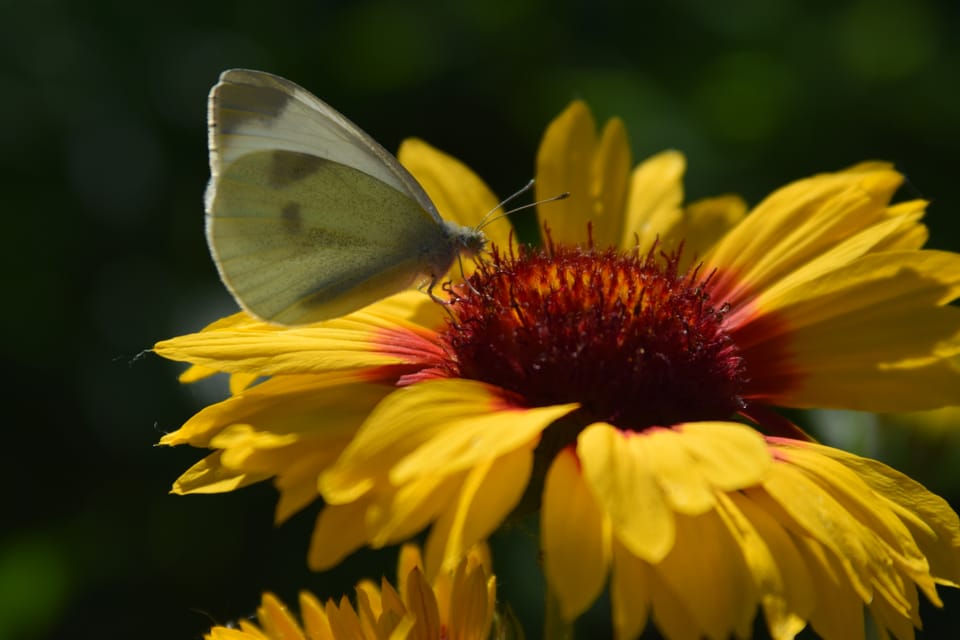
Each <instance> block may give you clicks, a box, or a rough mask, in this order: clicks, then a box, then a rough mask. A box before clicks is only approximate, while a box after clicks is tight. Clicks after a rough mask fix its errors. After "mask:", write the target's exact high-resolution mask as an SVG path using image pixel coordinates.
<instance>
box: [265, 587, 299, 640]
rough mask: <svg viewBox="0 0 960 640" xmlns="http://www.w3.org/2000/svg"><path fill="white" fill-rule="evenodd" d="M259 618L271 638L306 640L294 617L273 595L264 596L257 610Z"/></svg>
mask: <svg viewBox="0 0 960 640" xmlns="http://www.w3.org/2000/svg"><path fill="white" fill-rule="evenodd" d="M257 618H258V620H259V621H260V625H261V626H262V627H263V630H264V632H265V633H266V634H267V636H268V637H270V638H285V639H289V640H306V638H305V637H304V635H303V631H302V630H301V629H300V625H299V624H297V621H296V620H295V619H294V617H293V615H292V614H291V613H290V611H288V610H287V607H286V606H284V604H283V603H282V602H280V601H279V600H278V599H277V597H276V596H274V595H273V594H272V593H265V594H263V602H262V604H261V605H260V607H259V608H258V609H257Z"/></svg>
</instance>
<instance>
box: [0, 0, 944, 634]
mask: <svg viewBox="0 0 960 640" xmlns="http://www.w3.org/2000/svg"><path fill="white" fill-rule="evenodd" d="M958 7H960V5H958V4H957V3H955V2H951V1H947V0H944V1H942V2H929V1H914V0H880V1H877V2H827V1H819V2H800V1H795V2H782V1H781V2H778V1H764V0H753V1H746V0H742V1H734V2H713V1H711V0H683V1H679V2H672V3H649V2H632V3H622V4H618V3H605V2H601V1H593V2H569V1H560V2H548V1H547V0H540V1H536V0H528V1H524V0H494V1H490V2H454V3H439V2H438V3H431V2H403V1H401V0H363V1H359V2H313V3H308V2H282V1H280V0H276V1H274V2H264V1H262V0H261V1H259V2H253V1H240V2H233V3H217V2H203V1H201V0H197V1H195V2H192V3H183V2H166V3H132V2H126V3H118V2H106V1H102V0H98V1H91V2H85V3H79V2H70V1H68V0H39V1H37V2H32V3H28V2H12V1H10V0H3V1H2V2H0V123H2V125H0V149H2V151H3V153H2V154H0V176H2V185H0V186H2V188H0V205H2V210H0V213H2V215H3V221H4V226H3V232H4V235H3V238H4V240H5V242H4V246H3V251H2V252H0V256H2V258H0V259H2V260H3V263H4V264H3V267H4V268H3V274H4V281H3V293H4V295H6V296H7V302H6V303H5V305H4V312H3V313H2V316H0V317H2V322H3V325H2V332H0V340H2V342H3V349H4V362H5V369H6V374H7V375H6V379H7V380H8V382H7V383H6V387H5V388H6V389H7V391H6V392H5V394H4V397H7V398H8V399H9V401H10V402H9V403H8V410H7V418H6V420H5V425H4V436H5V437H4V439H3V444H2V446H0V456H2V458H0V469H2V472H3V474H4V475H3V486H4V488H5V491H4V493H3V516H2V517H0V640H3V639H7V638H18V639H19V638H43V637H57V638H87V637H91V638H93V637H96V638H123V637H137V638H143V639H148V638H197V637H199V636H200V635H201V634H202V632H203V631H204V630H205V629H206V628H207V627H209V626H210V624H211V621H217V622H225V621H228V620H231V619H236V618H237V617H241V616H244V615H247V614H249V613H251V612H252V611H253V609H254V607H255V605H256V602H257V601H258V599H259V594H260V591H261V590H262V589H271V590H274V591H276V592H277V593H278V594H280V595H281V596H282V597H283V598H285V599H287V600H288V602H290V603H291V604H294V603H295V594H296V592H297V590H298V589H299V588H301V587H306V588H310V589H313V590H314V591H316V592H317V593H318V595H320V596H321V597H328V596H332V595H337V594H339V593H341V592H343V591H345V590H348V589H349V586H350V585H351V584H352V583H353V582H354V580H355V579H356V578H357V577H359V576H360V575H361V573H368V574H372V575H373V576H374V577H378V576H379V574H380V572H381V571H385V572H386V574H387V575H388V576H391V577H392V575H393V569H392V566H393V565H392V563H393V559H394V557H395V551H394V550H385V551H383V552H380V553H378V554H363V555H362V556H360V557H359V558H356V559H354V560H353V561H351V562H350V563H348V564H347V565H345V566H344V567H342V568H340V569H338V570H336V571H335V572H332V573H329V574H321V575H316V574H310V573H309V572H307V571H306V569H305V567H304V559H305V554H306V548H307V543H308V539H309V531H310V528H311V526H312V520H313V518H314V517H315V514H316V508H313V509H308V510H307V512H305V513H303V514H300V515H299V516H298V517H296V518H294V519H293V521H292V522H290V523H288V524H287V525H284V526H283V527H281V528H279V529H274V528H273V527H272V526H271V518H272V512H273V506H274V501H275V494H274V491H273V489H272V488H271V487H270V486H269V485H268V484H264V485H262V486H256V487H253V488H249V489H246V490H243V491H239V492H236V493H234V494H229V495H221V496H206V497H203V496H200V497H176V496H170V495H168V493H167V492H168V490H169V488H170V485H171V483H172V482H173V480H174V479H175V478H176V477H177V476H178V475H179V473H180V472H182V471H183V470H185V469H186V468H187V467H188V466H189V465H190V464H192V463H193V462H194V461H195V460H197V459H199V457H201V455H202V452H200V451H196V450H190V449H187V448H182V449H167V448H156V447H154V444H155V443H156V442H157V440H158V439H159V437H160V436H161V435H162V434H163V433H164V432H167V431H170V430H173V429H175V428H176V427H178V426H179V425H180V424H181V423H182V422H183V421H184V420H185V419H186V418H187V417H189V416H190V415H191V414H192V413H193V412H194V411H196V410H197V409H198V408H199V407H201V406H203V405H204V404H206V403H209V402H211V401H215V400H217V399H219V398H221V397H222V393H223V385H222V384H217V383H214V384H212V385H202V386H196V387H187V388H183V387H180V386H179V385H178V383H177V382H176V375H177V373H178V372H179V371H180V369H181V367H178V366H177V365H175V364H173V363H168V362H164V361H161V360H160V359H159V358H157V357H155V356H152V355H145V356H143V357H138V354H140V353H141V352H142V351H143V350H145V349H148V348H149V347H150V346H151V345H152V344H153V343H154V342H155V341H156V340H159V339H163V338H166V337H170V336H173V335H177V334H181V333H184V332H188V331H192V330H195V329H198V328H200V327H202V326H203V325H204V324H206V323H207V322H208V321H210V320H212V319H215V318H217V317H219V316H221V315H224V314H226V313H228V312H230V311H232V310H233V308H234V306H233V303H232V301H231V300H230V299H229V297H228V296H227V294H226V293H225V291H224V289H223V288H222V286H221V285H220V283H219V282H218V280H217V277H216V273H215V270H214V267H213V265H212V263H211V261H210V259H209V256H208V254H207V249H206V245H205V241H204V237H203V212H202V194H203V190H204V186H205V182H206V180H207V177H208V169H207V155H206V131H205V109H206V104H205V101H206V95H207V92H208V90H209V88H210V86H211V85H212V84H213V83H214V82H215V81H216V79H217V75H218V73H219V72H220V71H221V70H223V69H225V68H229V67H250V68H255V69H263V70H267V71H272V72H274V73H278V74H280V75H283V76H286V77H288V78H291V79H293V80H294V81H296V82H298V83H300V84H302V85H303V86H305V87H307V88H308V89H310V90H311V91H313V92H315V93H317V94H318V95H319V96H321V97H322V98H323V99H325V100H327V101H329V102H330V103H331V104H333V105H335V106H336V107H337V108H338V109H339V110H341V111H343V112H344V113H346V114H347V115H348V117H350V118H351V119H352V120H354V121H355V122H357V123H359V124H360V125H361V126H362V127H363V128H364V129H366V130H367V131H368V132H369V133H370V134H371V135H372V136H373V137H374V138H376V139H378V140H379V141H381V142H382V143H383V144H384V146H386V147H387V148H389V149H396V148H397V145H398V144H399V142H400V140H402V139H403V138H404V137H406V136H411V135H416V136H420V137H423V138H425V139H426V140H428V141H429V142H431V143H432V144H434V145H436V146H438V147H440V148H441V149H444V150H446V151H448V152H450V153H452V154H453V155H455V156H457V157H459V158H460V159H462V160H464V161H465V162H467V163H468V164H469V165H470V166H471V167H473V168H474V169H475V170H476V171H477V172H478V173H479V174H480V175H481V176H483V177H484V178H485V179H486V180H488V182H489V183H490V184H491V186H492V187H493V188H494V190H495V191H496V192H497V193H499V194H501V195H505V194H507V193H510V192H512V191H513V190H515V189H516V188H517V187H519V186H520V185H522V184H523V183H524V182H526V181H527V180H528V179H529V178H530V177H532V172H533V159H534V156H535V152H536V148H537V144H538V141H539V137H540V135H541V133H542V131H543V128H544V127H545V126H546V124H547V123H548V122H549V121H550V119H551V118H553V117H554V116H555V115H556V114H557V113H559V112H560V111H561V110H562V109H563V108H564V107H565V106H566V105H567V104H568V102H569V101H570V100H571V99H573V98H584V99H586V100H587V101H588V102H589V104H590V105H591V106H592V108H593V109H594V111H595V113H596V114H597V115H598V118H599V119H601V120H603V119H606V118H608V117H610V116H613V115H620V116H622V117H623V118H624V120H625V121H626V123H627V126H628V129H629V131H630V135H631V141H632V145H633V149H634V151H635V158H636V159H640V158H642V157H644V156H646V155H649V154H651V153H654V152H656V151H659V150H661V149H664V148H678V149H680V150H682V151H684V152H685V153H686V154H687V157H688V160H689V171H688V177H687V180H686V184H687V193H688V196H689V198H691V199H694V198H697V197H701V196H706V195H713V194H717V193H723V192H731V191H733V192H739V193H741V194H743V195H744V196H745V197H747V198H748V200H749V201H750V202H751V203H755V202H756V201H757V200H758V198H760V197H762V196H763V195H764V194H765V193H767V192H769V191H770V190H772V189H774V188H776V187H778V186H780V185H782V184H784V183H786V182H788V181H790V180H793V179H796V178H799V177H802V176H805V175H808V174H810V173H814V172H818V171H825V170H834V169H839V168H842V167H844V166H846V165H849V164H852V163H855V162H858V161H860V160H863V159H886V160H891V161H894V162H895V163H896V164H897V165H898V167H899V168H900V169H901V170H903V171H904V172H905V173H906V174H907V176H908V179H909V182H908V184H907V186H906V187H905V189H904V192H903V195H904V197H911V198H912V197H923V198H928V199H930V200H931V201H932V206H931V208H930V214H929V218H928V221H929V225H930V227H931V230H932V239H931V241H930V245H932V246H934V247H937V248H950V249H954V250H956V249H958V248H960V223H958V219H957V212H958V211H960V190H958V188H957V172H958V162H957V153H958V151H960V83H958V71H957V69H960V39H958V38H957V33H958V27H960V14H958V11H960V9H958ZM832 418H833V419H836V420H840V421H841V422H843V421H845V420H846V421H848V422H851V423H853V422H860V423H862V422H864V421H865V420H864V419H863V416H855V417H852V418H851V417H849V416H847V417H845V416H842V415H841V416H832ZM866 422H869V423H870V424H867V426H866V427H865V429H864V430H861V431H857V432H856V433H858V434H860V435H858V436H856V437H855V442H854V443H853V446H855V447H856V446H859V447H860V448H859V450H860V451H861V452H862V453H865V454H869V455H871V456H873V457H877V458H879V459H881V460H884V461H887V462H889V463H890V464H894V465H895V466H897V468H899V469H901V470H903V471H905V472H906V473H908V474H910V475H912V476H913V477H915V478H917V479H918V480H920V481H922V482H923V483H925V484H926V485H927V486H928V487H930V488H931V489H932V490H933V491H935V492H937V493H939V494H941V495H944V496H946V497H948V498H949V499H950V500H951V502H952V504H954V505H958V504H960V498H958V496H960V479H958V472H957V469H958V468H960V462H958V456H957V455H956V452H957V449H958V446H957V439H956V438H954V437H952V436H949V435H944V434H943V433H942V432H938V431H924V432H923V433H922V434H920V435H917V433H916V432H909V433H908V432H903V431H895V430H894V429H893V428H892V427H891V428H889V429H887V428H879V429H878V428H877V427H876V425H874V424H873V423H872V422H871V421H870V420H866ZM864 434H865V435H864ZM535 539H536V533H535V532H534V531H533V530H532V528H530V527H524V526H520V527H517V528H515V529H513V530H512V531H511V532H509V534H508V535H507V537H506V538H505V539H503V538H501V539H498V540H497V541H496V543H495V544H496V546H497V548H496V550H498V551H499V555H497V556H496V557H498V558H500V559H501V562H500V563H499V564H500V565H501V566H502V567H504V568H507V567H508V565H514V566H519V567H520V569H514V570H513V571H507V572H505V573H503V574H502V576H501V585H502V593H504V594H505V595H506V597H507V598H509V599H510V600H511V601H512V602H513V604H514V606H515V607H516V608H518V609H519V610H520V611H521V613H522V615H523V616H525V617H530V618H531V619H532V620H533V623H532V627H531V628H532V629H533V632H532V633H531V634H530V637H531V638H535V637H537V632H536V624H537V622H536V618H537V616H538V615H539V607H540V605H539V602H540V597H541V596H540V594H539V593H538V592H537V591H536V587H537V585H538V578H536V577H535V575H536V574H535V570H536V567H535V564H530V561H529V560H527V561H526V564H522V563H521V562H520V560H517V562H516V563H513V562H512V561H509V558H510V557H511V554H512V555H515V556H516V558H519V559H522V558H529V557H531V556H532V555H533V553H534V549H535V548H534V544H535ZM517 549H520V551H517ZM504 559H507V560H508V561H504ZM530 572H534V573H533V574H532V575H533V576H534V577H529V576H528V575H526V574H529V573H530ZM943 595H944V597H945V598H946V599H947V601H948V606H947V609H946V610H945V611H934V610H932V609H930V608H927V609H926V610H925V611H924V621H925V623H926V625H927V627H928V631H927V632H926V633H925V634H923V636H922V637H925V638H949V637H953V633H954V632H951V629H956V627H957V625H958V624H960V598H958V597H957V593H956V592H955V591H944V593H943ZM605 606H606V605H605V604H601V605H599V608H598V610H597V617H599V618H602V617H604V616H605V615H606V610H605V609H603V607H605ZM951 625H952V626H951ZM584 637H587V634H584Z"/></svg>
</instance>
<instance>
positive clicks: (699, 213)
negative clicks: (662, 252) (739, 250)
mask: <svg viewBox="0 0 960 640" xmlns="http://www.w3.org/2000/svg"><path fill="white" fill-rule="evenodd" d="M681 196H682V193H681ZM746 213H747V204H746V203H745V202H744V201H743V198H741V197H740V196H734V195H727V196H718V197H715V198H705V199H703V200H697V201H696V202H692V203H690V204H688V205H687V206H686V208H685V209H684V211H683V215H682V217H681V218H680V219H679V220H678V221H677V223H676V224H675V225H673V227H672V228H669V227H670V225H669V219H668V220H665V221H664V223H663V224H664V225H665V226H666V227H668V228H669V230H665V231H664V232H663V233H662V234H661V236H660V239H661V241H663V243H664V246H665V247H666V248H668V249H669V248H672V247H675V246H677V245H678V244H679V243H680V242H683V263H682V264H681V265H680V268H681V270H683V269H685V268H687V267H688V266H689V265H692V264H697V263H699V262H700V261H701V260H702V259H703V257H704V256H706V255H707V253H709V251H710V249H711V248H712V247H713V245H715V244H716V243H717V241H718V240H719V239H720V238H722V237H723V236H724V235H726V234H727V233H728V232H729V231H730V229H732V228H733V227H735V226H736V225H737V224H738V223H739V222H740V221H741V220H743V217H744V215H746Z"/></svg>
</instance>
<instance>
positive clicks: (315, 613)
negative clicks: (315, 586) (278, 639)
mask: <svg viewBox="0 0 960 640" xmlns="http://www.w3.org/2000/svg"><path fill="white" fill-rule="evenodd" d="M300 619H301V620H302V621H303V630H304V631H305V632H306V633H307V637H308V638H310V640H334V638H333V632H332V631H331V630H330V622H329V621H328V620H327V613H326V611H324V609H323V605H322V604H320V601H319V600H317V597H316V596H315V595H313V594H312V593H310V592H308V591H301V592H300Z"/></svg>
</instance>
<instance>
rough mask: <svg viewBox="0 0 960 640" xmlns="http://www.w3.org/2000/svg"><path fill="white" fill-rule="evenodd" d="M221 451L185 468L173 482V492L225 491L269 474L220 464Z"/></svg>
mask: <svg viewBox="0 0 960 640" xmlns="http://www.w3.org/2000/svg"><path fill="white" fill-rule="evenodd" d="M221 454H222V452H220V451H217V452H215V453H211V454H210V455H209V456H207V457H206V458H204V459H203V460H201V461H200V462H197V463H196V464H194V465H193V466H192V467H190V468H189V469H187V470H186V471H185V472H184V473H183V475H181V476H180V477H179V478H177V480H176V482H174V483H173V490H172V492H173V493H176V494H180V495H186V494H188V493H226V492H227V491H233V490H235V489H239V488H240V487H245V486H247V485H250V484H254V483H256V482H261V481H262V480H266V479H267V478H269V477H270V475H269V474H255V473H244V472H241V471H237V470H236V469H230V468H228V467H224V466H223V465H222V464H220V458H221Z"/></svg>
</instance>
